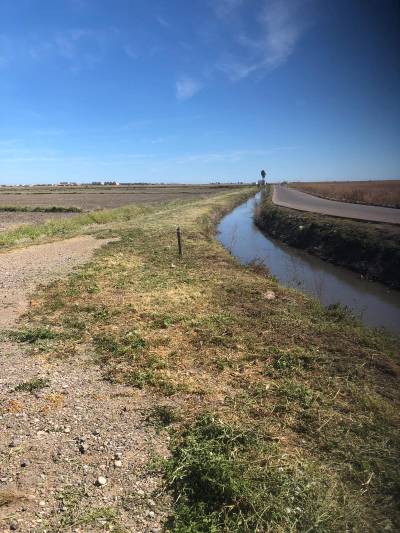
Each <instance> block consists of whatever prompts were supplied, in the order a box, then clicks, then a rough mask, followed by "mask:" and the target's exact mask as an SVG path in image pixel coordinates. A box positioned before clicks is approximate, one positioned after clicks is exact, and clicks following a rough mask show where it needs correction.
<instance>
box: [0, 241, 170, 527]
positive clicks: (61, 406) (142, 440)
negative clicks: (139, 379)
mask: <svg viewBox="0 0 400 533" xmlns="http://www.w3.org/2000/svg"><path fill="white" fill-rule="evenodd" d="M102 244H104V240H103V241H101V240H96V239H94V238H93V237H90V236H83V237H76V238H73V239H69V240H66V241H61V242H56V243H50V244H43V245H38V246H31V247H29V248H26V249H22V250H21V249H19V250H14V251H10V252H7V253H3V254H0V271H1V272H2V280H1V283H2V286H1V299H0V328H2V330H3V333H2V335H1V337H0V367H1V374H0V424H1V427H2V431H1V432H0V531H1V532H5V531H10V530H18V531H23V532H42V531H43V532H44V531H74V532H82V533H83V532H89V531H113V530H118V531H133V532H136V531H137V532H139V531H140V532H142V531H143V532H144V531H153V532H154V531H159V530H160V528H161V523H162V522H163V521H164V519H165V515H166V513H167V512H168V502H167V501H166V498H165V497H164V496H163V493H162V491H161V487H160V485H161V480H160V477H159V475H158V473H157V472H154V471H152V470H151V468H149V466H148V465H149V461H150V460H151V458H152V457H153V456H154V455H161V456H165V455H166V453H167V444H168V437H167V436H166V435H165V434H164V433H160V434H158V433H156V431H155V429H154V428H153V427H150V426H149V424H148V423H147V413H148V412H149V409H150V408H151V406H152V405H153V404H154V400H153V398H152V396H151V394H149V393H148V392H147V393H145V392H142V391H138V390H133V389H130V388H128V387H125V386H117V385H115V384H114V385H111V384H109V383H107V382H105V381H104V380H102V379H101V376H100V371H99V369H98V367H97V366H96V365H93V364H91V363H90V357H91V354H90V353H88V352H87V351H86V350H83V349H82V353H81V354H80V355H79V356H78V358H76V357H75V358H74V359H73V360H71V359H69V360H66V359H64V358H63V354H61V353H60V354H59V357H57V359H56V360H55V361H54V360H52V361H49V360H48V358H46V355H45V353H43V354H41V353H40V350H39V353H35V356H34V357H33V356H32V353H31V352H32V350H31V349H30V347H29V344H21V343H19V342H16V341H14V340H13V337H12V336H10V334H9V333H8V332H7V331H8V330H11V329H18V316H19V315H20V314H21V313H22V312H23V311H24V310H25V309H26V307H27V305H28V302H29V294H30V293H31V292H32V291H33V289H34V287H35V286H37V285H38V284H39V283H42V284H43V283H45V284H48V282H49V281H50V280H52V279H55V278H57V277H59V276H61V275H65V274H66V273H67V272H69V271H70V270H71V269H72V268H73V267H75V266H76V265H78V264H79V263H82V262H85V261H87V260H88V259H89V258H90V256H91V254H92V253H93V251H94V250H95V249H96V248H99V247H100V246H101V245H102ZM30 305H31V306H34V305H35V302H34V301H30ZM77 359H78V360H77ZM38 378H41V379H44V380H46V381H45V383H46V386H45V387H43V388H40V389H38V390H34V391H32V392H29V391H27V392H24V391H22V390H15V388H16V387H18V385H21V383H26V382H31V380H35V379H38ZM99 476H102V477H104V478H105V480H106V483H105V485H104V486H99V484H98V483H97V480H98V478H99Z"/></svg>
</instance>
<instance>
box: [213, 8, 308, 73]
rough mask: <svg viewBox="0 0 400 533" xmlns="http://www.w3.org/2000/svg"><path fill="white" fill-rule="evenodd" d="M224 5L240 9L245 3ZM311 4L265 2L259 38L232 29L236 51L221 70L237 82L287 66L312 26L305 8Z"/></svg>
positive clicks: (258, 22) (223, 61)
mask: <svg viewBox="0 0 400 533" xmlns="http://www.w3.org/2000/svg"><path fill="white" fill-rule="evenodd" d="M220 2H222V3H225V2H227V3H228V4H231V9H238V8H240V7H241V5H242V3H243V2H239V0H220ZM309 3H310V1H309V0H264V2H262V7H261V8H260V9H259V10H258V11H257V13H256V19H255V22H256V27H257V28H258V29H257V31H256V32H255V35H251V36H249V34H248V32H244V31H238V28H237V27H236V26H235V27H234V28H232V31H233V32H234V34H235V39H234V40H235V41H236V43H235V44H236V47H233V48H235V50H234V52H229V53H227V54H226V55H225V57H224V58H223V59H221V60H220V61H219V62H218V65H217V67H218V68H219V69H220V70H221V71H223V72H224V73H225V74H226V75H227V76H228V77H229V78H230V79H231V80H232V81H237V80H240V79H243V78H246V77H247V76H249V75H250V74H252V73H254V72H257V71H268V70H271V69H275V68H277V67H279V66H280V65H282V64H284V63H285V62H286V61H287V60H288V59H289V57H290V56H291V55H292V54H293V53H294V51H295V49H296V46H297V44H298V42H299V41H300V39H301V37H302V36H303V34H304V32H305V30H306V29H307V27H308V20H306V16H305V11H306V10H305V8H306V7H307V5H308V4H309ZM228 23H229V22H228Z"/></svg>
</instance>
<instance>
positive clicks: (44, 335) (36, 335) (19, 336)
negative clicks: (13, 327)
mask: <svg viewBox="0 0 400 533" xmlns="http://www.w3.org/2000/svg"><path fill="white" fill-rule="evenodd" d="M10 336H11V337H12V338H13V339H14V340H16V341H18V342H27V343H29V344H34V343H35V342H37V341H39V340H50V339H55V338H56V336H57V335H56V333H54V331H51V330H50V329H48V328H28V329H23V330H19V331H12V332H11V333H10Z"/></svg>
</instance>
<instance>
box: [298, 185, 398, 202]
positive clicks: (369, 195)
mask: <svg viewBox="0 0 400 533" xmlns="http://www.w3.org/2000/svg"><path fill="white" fill-rule="evenodd" d="M289 185H290V187H293V188H294V189H298V190H299V191H302V192H307V193H309V194H313V195H315V196H321V197H322V198H328V199H330V200H340V201H341V202H351V203H357V204H369V205H380V206H384V207H396V208H400V180H379V181H378V180H377V181H325V182H309V183H300V182H294V183H290V184H289Z"/></svg>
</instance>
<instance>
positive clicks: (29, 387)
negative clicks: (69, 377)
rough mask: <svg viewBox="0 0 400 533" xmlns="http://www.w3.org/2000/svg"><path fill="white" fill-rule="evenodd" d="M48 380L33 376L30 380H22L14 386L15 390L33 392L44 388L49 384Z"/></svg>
mask: <svg viewBox="0 0 400 533" xmlns="http://www.w3.org/2000/svg"><path fill="white" fill-rule="evenodd" d="M49 383H50V381H49V380H48V379H46V378H34V379H31V380H30V381H24V382H23V383H20V384H19V385H17V386H16V387H15V389H14V390H15V391H17V392H20V391H22V392H34V391H37V390H41V389H44V388H45V387H48V386H49Z"/></svg>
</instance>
